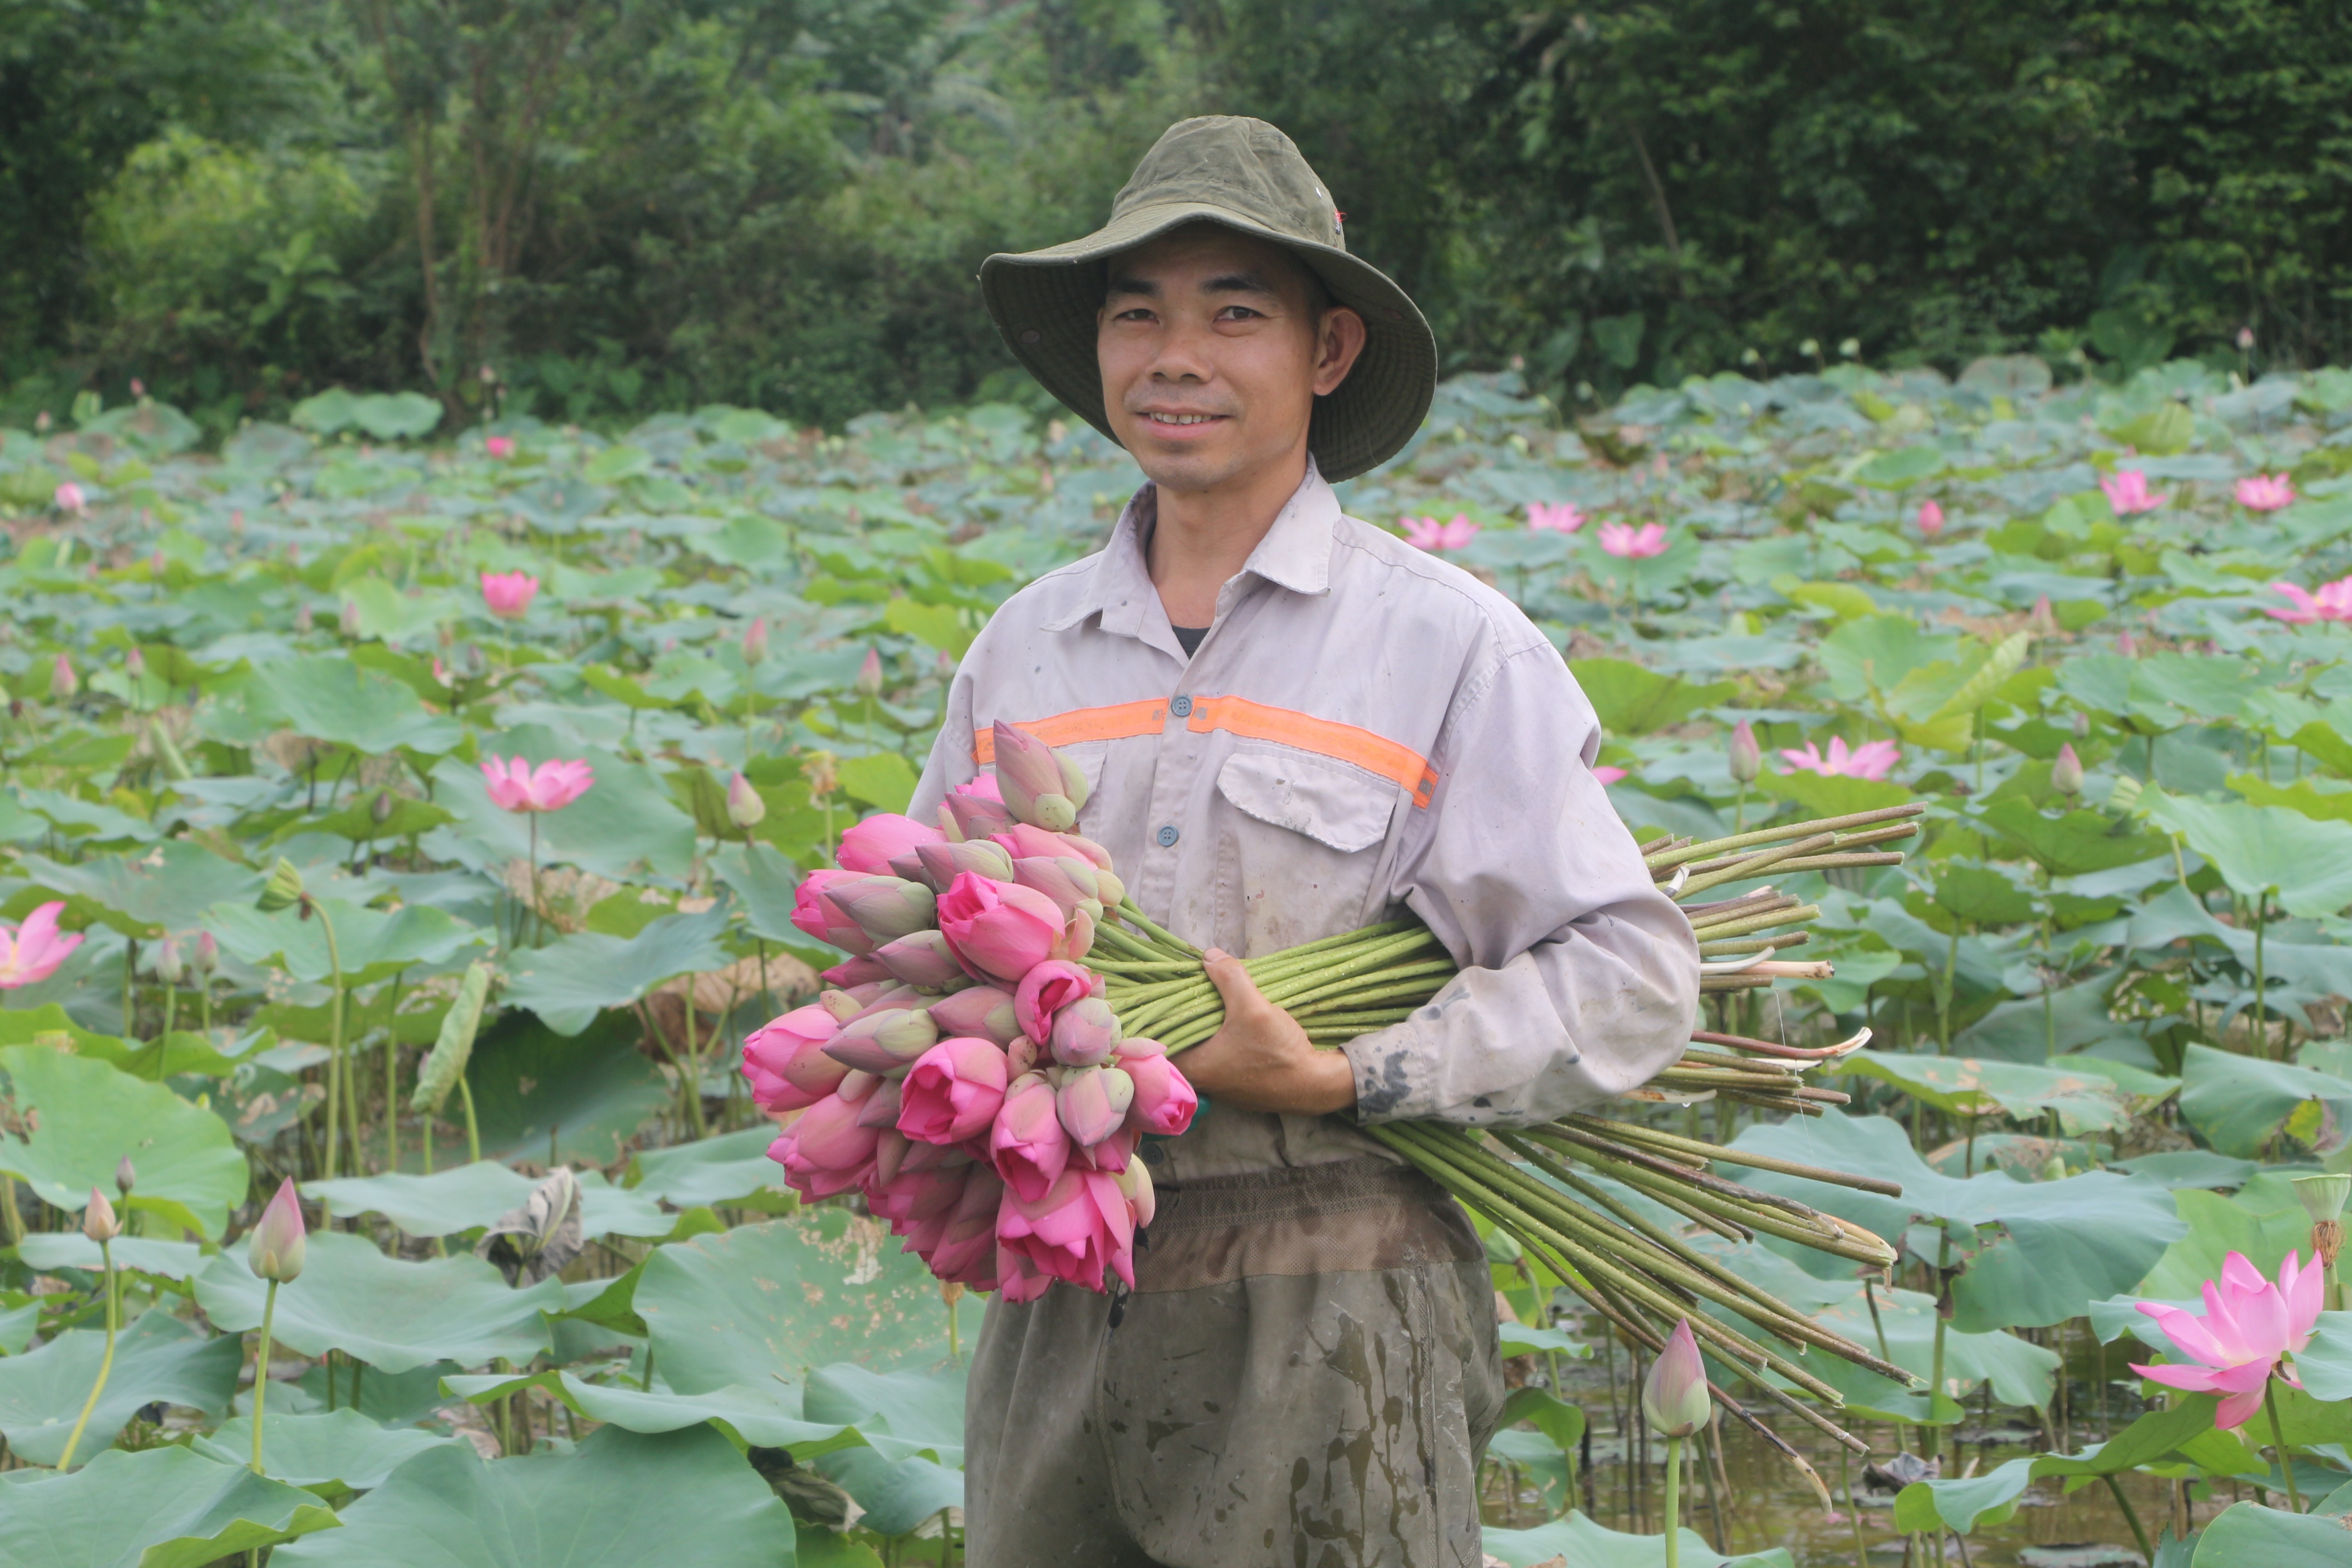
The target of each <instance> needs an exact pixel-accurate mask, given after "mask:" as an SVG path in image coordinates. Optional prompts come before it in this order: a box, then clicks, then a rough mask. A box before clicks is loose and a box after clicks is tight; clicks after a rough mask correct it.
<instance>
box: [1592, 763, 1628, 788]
mask: <svg viewBox="0 0 2352 1568" xmlns="http://www.w3.org/2000/svg"><path fill="white" fill-rule="evenodd" d="M1592 776H1593V777H1594V778H1596V779H1599V780H1600V781H1601V783H1602V784H1618V783H1621V782H1622V780H1623V779H1624V777H1625V770H1624V769H1623V768H1620V767H1614V766H1612V765H1611V764H1610V763H1595V764H1594V766H1593V769H1592Z"/></svg>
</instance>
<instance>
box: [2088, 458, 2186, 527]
mask: <svg viewBox="0 0 2352 1568" xmlns="http://www.w3.org/2000/svg"><path fill="white" fill-rule="evenodd" d="M2099 489H2103V490H2105V492H2106V495H2107V505H2108V507H2109V508H2110V509H2112V510H2114V512H2115V514H2116V516H2117V517H2131V516H2135V515H2136V514H2137V513H2139V512H2143V511H2154V510H2156V509H2157V508H2158V507H2160V506H2162V505H2163V504H2164V503H2165V502H2166V501H2168V500H2171V499H2172V498H2171V497H2170V496H2169V495H2157V494H2154V493H2153V492H2151V491H2150V490H2149V489H2148V488H2147V475H2146V474H2143V473H2141V472H2140V471H2139V470H2138V469H2137V468H2126V469H2125V470H2124V471H2123V472H2121V473H2119V474H2103V475H2101V476H2100V478H2099Z"/></svg>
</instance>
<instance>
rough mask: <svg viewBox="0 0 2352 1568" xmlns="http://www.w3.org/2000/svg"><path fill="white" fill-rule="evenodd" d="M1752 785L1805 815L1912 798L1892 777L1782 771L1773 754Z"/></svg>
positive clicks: (1874, 807) (1875, 807)
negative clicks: (1789, 803) (1786, 801)
mask: <svg viewBox="0 0 2352 1568" xmlns="http://www.w3.org/2000/svg"><path fill="white" fill-rule="evenodd" d="M1756 787H1757V788H1758V789H1759V790H1760V791H1762V792H1763V793H1764V794H1766V795H1778V796H1779V797H1780V799H1782V800H1792V801H1795V802H1796V803H1797V805H1799V806H1800V807H1801V808H1802V810H1803V814H1804V815H1805V816H1809V817H1811V816H1846V815H1849V814H1850V813H1853V812H1857V811H1876V810H1878V809H1879V808H1880V807H1882V806H1889V805H1910V804H1911V802H1912V801H1913V800H1914V799H1915V798H1916V796H1915V795H1914V794H1913V792H1912V790H1911V788H1910V787H1909V786H1908V785H1906V784H1896V783H1895V782H1894V781H1893V780H1892V779H1855V778H1846V777H1843V776H1841V775H1827V776H1825V775H1823V774H1821V773H1803V772H1797V773H1782V772H1780V761H1779V759H1777V758H1774V759H1771V760H1770V762H1769V765H1767V766H1766V768H1765V769H1764V771H1763V773H1760V774H1759V775H1758V776H1757V780H1756ZM1750 820H1751V821H1752V820H1753V818H1751V819H1750ZM1768 874H1769V873H1768Z"/></svg>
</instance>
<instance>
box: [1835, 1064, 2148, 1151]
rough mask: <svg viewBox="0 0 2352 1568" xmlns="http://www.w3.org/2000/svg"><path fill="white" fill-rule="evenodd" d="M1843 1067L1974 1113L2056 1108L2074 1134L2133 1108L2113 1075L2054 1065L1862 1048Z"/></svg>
mask: <svg viewBox="0 0 2352 1568" xmlns="http://www.w3.org/2000/svg"><path fill="white" fill-rule="evenodd" d="M1838 1067H1839V1068H1840V1069H1841V1070H1842V1071H1844V1072H1849V1073H1861V1074H1864V1075H1866V1076H1868V1077H1871V1078H1875V1079H1880V1080H1882V1081H1883V1082H1886V1083H1891V1084H1894V1085H1895V1086H1896V1087H1897V1088H1899V1089H1902V1090H1903V1091H1904V1092H1905V1093H1906V1094H1910V1095H1915V1096H1916V1097H1918V1098H1919V1099H1922V1100H1926V1101H1927V1103H1928V1104H1930V1105H1933V1106H1936V1107H1937V1108H1939V1109H1941V1110H1950V1111H1957V1112H1959V1113H1961V1114H1963V1115H1967V1116H1970V1117H1977V1116H1982V1115H1984V1114H1986V1113H1988V1112H1990V1111H1992V1110H2000V1111H2001V1112H2003V1113H2004V1114H2006V1115H2009V1116H2013V1117H2020V1118H2023V1117H2032V1116H2042V1115H2045V1114H2048V1113H2050V1112H2053V1111H2054V1112H2056V1113H2057V1116H2058V1119H2059V1121H2060V1122H2061V1123H2063V1125H2064V1127H2065V1129H2066V1131H2069V1132H2084V1131H2105V1129H2107V1128H2110V1127H2115V1126H2119V1125H2121V1124H2122V1123H2123V1122H2125V1121H2129V1120H2130V1118H2131V1109H2130V1107H2128V1106H2127V1105H2126V1104H2125V1103H2124V1100H2123V1097H2122V1095H2121V1094H2120V1093H2119V1092H2118V1091H2117V1089H2116V1084H2115V1081H2114V1080H2113V1079H2109V1078H2106V1077H2105V1076H2104V1075H2102V1074H2099V1073H2084V1072H2077V1071H2072V1070H2069V1069H2068V1068H2061V1067H2057V1066H2054V1065H2053V1066H2051V1067H2028V1066H2025V1065H2024V1064H2022V1063H2018V1062H1999V1061H1979V1060H1976V1059H1975V1058H1970V1057H1930V1056H1898V1055H1895V1054H1892V1053H1889V1052H1885V1051H1856V1052H1855V1053H1854V1054H1853V1055H1852V1056H1850V1057H1847V1058H1844V1059H1843V1060H1842V1061H1841V1062H1839V1063H1838Z"/></svg>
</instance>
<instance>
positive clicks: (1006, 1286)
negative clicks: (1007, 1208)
mask: <svg viewBox="0 0 2352 1568" xmlns="http://www.w3.org/2000/svg"><path fill="white" fill-rule="evenodd" d="M1005 1202H1006V1203H1008V1204H1009V1203H1011V1202H1012V1200H1011V1199H1010V1198H1007V1199H1006V1200H1005ZM997 1217H998V1219H999V1220H1000V1222H1001V1221H1002V1219H1003V1210H1002V1209H1001V1208H1000V1209H999V1210H998V1215H997ZM1053 1288H1054V1279H1053V1276H1051V1275H1048V1274H1040V1273H1039V1272H1038V1271H1037V1266H1036V1265H1035V1264H1034V1263H1032V1262H1030V1261H1029V1259H1028V1258H1025V1257H1024V1256H1023V1255H1022V1254H1020V1253H1018V1252H1015V1251H1013V1249H1012V1248H1011V1247H1007V1246H1005V1245H1004V1243H1003V1241H1001V1240H1000V1241H998V1242H997V1244H996V1291H997V1295H998V1297H999V1298H1000V1299H1002V1300H1007V1301H1013V1302H1021V1301H1034V1300H1037V1298H1039V1297H1040V1296H1043V1295H1044V1294H1045V1292H1046V1291H1048V1290H1050V1289H1053Z"/></svg>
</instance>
